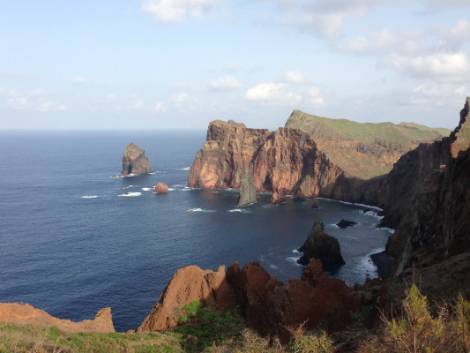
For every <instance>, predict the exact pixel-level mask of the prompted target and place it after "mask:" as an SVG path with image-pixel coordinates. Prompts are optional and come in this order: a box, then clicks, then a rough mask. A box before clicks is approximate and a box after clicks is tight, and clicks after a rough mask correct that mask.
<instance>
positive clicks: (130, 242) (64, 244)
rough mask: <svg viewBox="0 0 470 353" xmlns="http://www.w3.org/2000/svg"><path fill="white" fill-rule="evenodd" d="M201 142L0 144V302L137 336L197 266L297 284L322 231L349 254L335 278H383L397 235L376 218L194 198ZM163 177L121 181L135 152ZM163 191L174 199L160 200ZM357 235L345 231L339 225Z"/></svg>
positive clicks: (99, 136)
mask: <svg viewBox="0 0 470 353" xmlns="http://www.w3.org/2000/svg"><path fill="white" fill-rule="evenodd" d="M204 138H205V133H204V132H174V131H173V132H135V131H133V132H119V133H117V132H40V133H39V132H3V133H0V302H26V303H30V304H32V305H34V306H36V307H39V308H41V309H44V310H46V311H48V312H49V313H51V314H52V315H56V316H59V317H62V318H69V319H73V320H82V319H86V318H92V317H94V315H95V314H96V312H97V311H98V310H99V309H100V308H103V307H108V306H109V307H112V309H113V318H114V322H115V326H116V328H117V329H118V330H127V329H130V328H135V327H136V326H138V325H139V323H140V322H141V321H142V320H143V319H144V317H145V316H146V315H147V313H148V312H149V311H150V309H151V308H152V306H153V304H154V303H155V302H156V300H157V299H158V297H159V296H160V294H161V292H162V290H163V289H164V287H165V285H166V284H167V282H168V280H169V279H170V278H171V276H172V275H173V273H174V272H175V271H176V270H177V269H178V268H180V267H182V266H185V265H189V264H197V265H200V266H202V267H203V268H213V269H216V268H217V267H218V266H219V265H221V264H231V263H233V262H234V261H239V262H240V263H241V264H245V263H247V262H250V261H259V262H261V263H262V265H263V266H264V267H265V268H266V269H267V270H268V271H269V272H271V273H272V274H273V275H275V276H278V277H279V278H280V279H281V280H286V279H287V278H292V277H299V276H300V275H301V271H302V267H301V266H299V265H298V264H297V263H296V260H297V259H298V257H299V256H300V255H299V253H298V252H297V251H296V249H297V248H298V247H300V246H301V245H302V243H303V242H304V241H305V239H306V237H307V235H308V232H309V230H310V228H311V226H312V224H313V222H314V220H322V221H323V222H324V223H325V224H326V230H327V232H328V233H330V234H331V235H333V236H335V237H337V239H338V240H339V241H340V243H341V247H342V252H343V256H344V258H345V261H346V265H345V266H343V267H342V268H341V269H340V270H339V271H337V272H336V273H334V274H333V275H335V276H338V277H340V278H342V279H344V280H346V281H347V282H348V283H350V284H353V283H362V282H364V280H365V279H366V278H367V277H375V276H376V275H377V273H376V269H375V267H374V265H373V264H372V263H371V261H370V258H369V255H370V254H372V253H374V252H377V251H379V250H381V249H383V248H384V246H385V243H386V240H387V237H388V236H389V231H388V230H387V229H379V228H377V227H376V225H377V224H378V222H379V217H378V216H377V213H376V212H375V211H374V210H369V209H367V208H364V207H360V206H357V205H350V204H345V203H341V202H336V201H330V200H320V201H319V204H320V208H318V209H313V208H312V207H311V202H309V201H304V202H302V201H294V200H289V201H288V202H287V203H286V204H284V205H279V206H271V205H270V203H269V195H266V196H262V197H261V200H260V202H259V203H258V204H257V205H255V206H253V207H251V208H248V209H244V210H240V209H237V207H236V204H237V197H238V195H237V193H236V191H230V190H229V191H223V192H217V191H202V190H194V189H190V188H188V187H186V179H187V173H188V170H189V167H190V165H191V163H192V160H193V157H194V155H195V153H196V151H197V150H198V149H199V148H201V146H202V144H203V142H204ZM129 142H135V143H137V144H138V145H140V146H141V147H143V148H144V149H145V150H146V152H147V155H148V156H149V158H150V161H151V163H152V165H153V167H154V169H155V170H156V172H155V173H154V174H152V175H146V176H140V177H133V178H120V177H118V175H119V172H120V168H121V158H122V153H123V150H124V148H125V146H126V144H127V143H129ZM157 181H163V182H166V183H168V184H169V185H170V188H171V189H170V192H169V193H168V194H166V195H157V194H154V193H153V192H152V191H151V187H152V185H153V184H154V183H155V182H157ZM343 218H345V219H348V220H353V221H356V222H358V225H357V226H355V227H352V228H348V229H346V230H341V229H339V228H337V227H336V226H335V223H337V222H338V221H340V220H341V219H343Z"/></svg>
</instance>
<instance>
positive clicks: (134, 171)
mask: <svg viewBox="0 0 470 353" xmlns="http://www.w3.org/2000/svg"><path fill="white" fill-rule="evenodd" d="M150 172H152V166H151V165H150V162H149V160H148V158H147V156H146V155H145V151H144V150H143V149H141V148H140V147H139V146H137V145H136V144H134V143H130V144H128V145H127V147H126V149H125V150H124V156H123V157H122V172H121V174H122V175H123V176H130V175H141V174H146V173H150Z"/></svg>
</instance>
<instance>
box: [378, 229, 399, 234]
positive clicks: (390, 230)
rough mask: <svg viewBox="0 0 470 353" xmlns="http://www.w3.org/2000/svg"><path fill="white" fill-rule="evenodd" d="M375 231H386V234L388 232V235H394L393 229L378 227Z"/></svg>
mask: <svg viewBox="0 0 470 353" xmlns="http://www.w3.org/2000/svg"><path fill="white" fill-rule="evenodd" d="M377 229H380V230H384V231H386V232H388V233H390V234H393V233H395V229H393V228H388V227H379V228H377Z"/></svg>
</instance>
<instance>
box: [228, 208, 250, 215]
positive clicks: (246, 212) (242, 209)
mask: <svg viewBox="0 0 470 353" xmlns="http://www.w3.org/2000/svg"><path fill="white" fill-rule="evenodd" d="M228 212H230V213H244V214H248V213H251V211H249V210H246V209H244V208H234V209H233V210H229V211H228Z"/></svg>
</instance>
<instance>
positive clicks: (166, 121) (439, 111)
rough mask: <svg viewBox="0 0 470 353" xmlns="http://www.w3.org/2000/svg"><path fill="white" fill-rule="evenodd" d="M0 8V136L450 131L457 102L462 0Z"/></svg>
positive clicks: (14, 4) (465, 54) (469, 49)
mask: <svg viewBox="0 0 470 353" xmlns="http://www.w3.org/2000/svg"><path fill="white" fill-rule="evenodd" d="M0 3H1V9H2V10H1V11H0V52H1V53H2V55H0V129H173V128H190V129H205V128H206V126H207V124H208V122H209V121H211V120H214V119H234V120H237V121H242V122H244V123H245V124H247V125H248V126H252V127H266V128H276V127H278V126H282V125H283V124H284V122H285V121H286V119H287V118H288V116H289V114H290V113H291V111H292V110H294V109H301V110H304V111H306V112H310V113H313V114H318V115H323V116H330V117H342V118H350V119H353V120H357V121H372V122H381V121H393V122H401V121H414V122H418V123H423V124H427V125H431V126H444V127H453V126H455V125H456V124H457V122H458V111H459V109H461V107H462V105H463V102H464V99H465V97H466V96H467V95H470V41H469V40H468V39H469V38H470V0H447V1H443V0H419V1H414V2H410V1H405V0H396V1H393V2H392V1H389V0H308V1H307V0H251V1H245V0H237V1H234V0H127V1H124V0H113V1H110V0H101V1H88V0H82V1H63V0H56V1H52V0H42V1H31V0H29V1H24V0H15V1H0Z"/></svg>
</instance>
